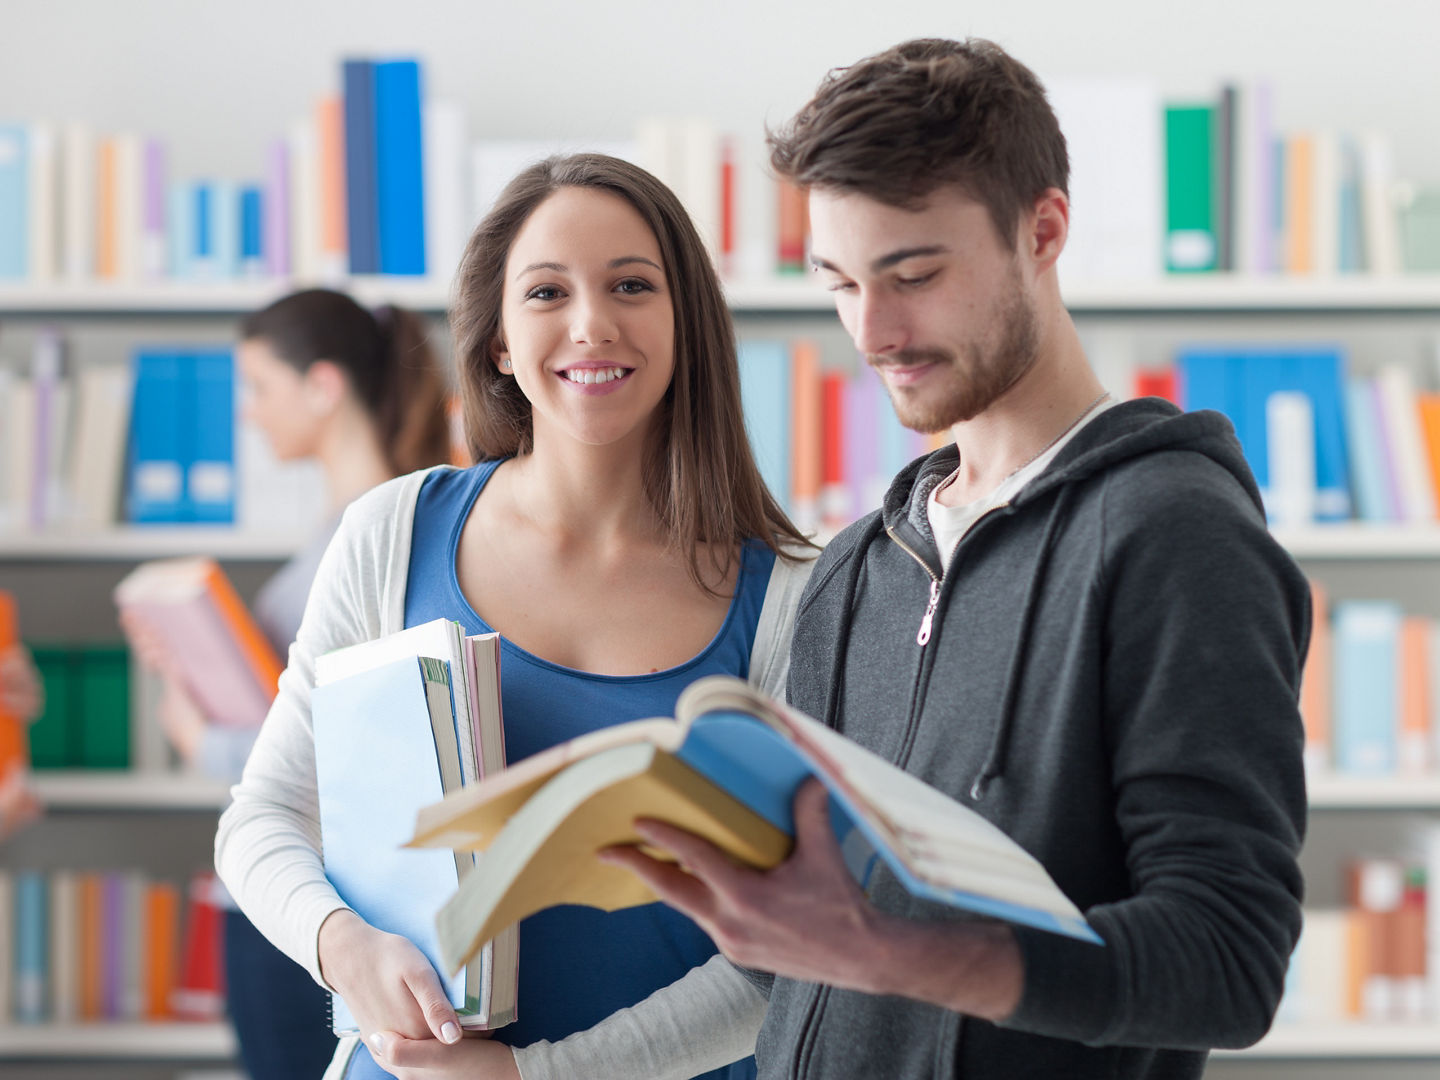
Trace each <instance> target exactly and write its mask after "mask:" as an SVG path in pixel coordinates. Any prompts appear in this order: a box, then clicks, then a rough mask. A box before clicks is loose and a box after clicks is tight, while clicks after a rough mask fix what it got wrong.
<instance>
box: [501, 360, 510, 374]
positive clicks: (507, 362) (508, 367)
mask: <svg viewBox="0 0 1440 1080" xmlns="http://www.w3.org/2000/svg"><path fill="white" fill-rule="evenodd" d="M500 363H502V364H504V365H505V370H506V371H509V370H510V361H509V359H505V360H501V361H500Z"/></svg>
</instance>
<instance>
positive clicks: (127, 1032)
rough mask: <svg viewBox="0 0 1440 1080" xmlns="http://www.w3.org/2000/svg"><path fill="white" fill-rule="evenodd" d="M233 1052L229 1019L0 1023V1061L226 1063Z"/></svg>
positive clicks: (232, 1055) (230, 1058)
mask: <svg viewBox="0 0 1440 1080" xmlns="http://www.w3.org/2000/svg"><path fill="white" fill-rule="evenodd" d="M235 1053H236V1045H235V1033H234V1031H232V1030H231V1028H230V1025H229V1024H211V1023H173V1024H158V1023H157V1024H144V1023H121V1022H115V1023H98V1022H97V1023H88V1024H14V1025H10V1026H0V1061H3V1060H49V1061H71V1060H83V1061H98V1060H102V1059H103V1060H105V1061H154V1060H166V1061H203V1062H207V1063H209V1062H229V1061H231V1060H233V1059H234V1057H235Z"/></svg>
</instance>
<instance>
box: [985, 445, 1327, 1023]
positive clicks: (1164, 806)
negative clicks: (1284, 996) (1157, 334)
mask: <svg viewBox="0 0 1440 1080" xmlns="http://www.w3.org/2000/svg"><path fill="white" fill-rule="evenodd" d="M1195 461H1196V462H1197V464H1195V465H1193V466H1187V468H1193V469H1194V470H1199V473H1198V475H1196V474H1194V473H1191V474H1186V472H1185V470H1184V469H1182V470H1180V475H1179V476H1178V477H1177V475H1176V472H1174V471H1170V472H1167V473H1165V474H1164V475H1163V476H1162V475H1159V474H1152V475H1150V476H1146V475H1144V474H1141V475H1135V474H1134V473H1131V474H1130V475H1128V476H1121V477H1119V478H1117V477H1115V476H1112V477H1110V478H1109V479H1107V488H1106V491H1105V499H1106V505H1105V514H1104V522H1105V530H1106V536H1105V540H1104V543H1103V544H1102V545H1101V551H1102V557H1101V560H1100V563H1099V565H1097V568H1096V579H1097V580H1096V584H1095V588H1097V589H1100V590H1103V595H1104V596H1106V597H1107V598H1108V600H1107V605H1108V606H1107V610H1106V616H1105V631H1104V633H1105V641H1104V653H1103V682H1102V685H1101V691H1100V692H1101V694H1102V697H1103V716H1104V725H1105V731H1104V736H1105V739H1106V745H1107V747H1108V748H1109V753H1110V760H1111V778H1110V779H1111V783H1112V785H1113V787H1114V791H1115V812H1116V825H1117V827H1118V829H1119V834H1120V838H1121V840H1122V842H1123V844H1124V847H1125V850H1126V853H1127V856H1126V857H1127V862H1128V868H1129V874H1130V880H1131V882H1132V884H1133V894H1132V895H1131V896H1129V897H1128V898H1126V899H1123V900H1120V901H1118V902H1114V903H1106V904H1101V905H1097V906H1095V907H1092V908H1091V909H1090V910H1088V911H1086V912H1085V915H1086V917H1087V919H1088V920H1089V921H1090V923H1091V925H1092V926H1093V927H1094V928H1095V930H1096V931H1097V933H1099V935H1100V936H1101V937H1102V938H1103V939H1104V940H1105V947H1103V948H1099V947H1096V946H1093V945H1086V944H1083V943H1079V942H1072V941H1069V940H1066V939H1062V938H1059V937H1056V936H1054V935H1049V934H1043V933H1039V932H1037V931H1030V930H1024V929H1019V930H1017V931H1016V936H1017V939H1018V941H1019V945H1020V949H1021V952H1022V954H1023V958H1024V966H1025V988H1024V993H1023V997H1022V1000H1021V1002H1020V1005H1019V1007H1018V1009H1017V1011H1016V1012H1015V1013H1014V1014H1013V1015H1012V1016H1011V1017H1010V1018H1009V1020H1008V1021H1007V1022H1006V1025H1005V1026H1008V1027H1011V1028H1016V1029H1020V1030H1025V1031H1029V1032H1034V1033H1037V1034H1043V1035H1050V1036H1056V1037H1061V1038H1068V1039H1074V1040H1078V1041H1081V1042H1086V1043H1091V1044H1101V1045H1117V1044H1120V1045H1134V1046H1160V1047H1170V1048H1176V1049H1206V1048H1210V1047H1242V1046H1248V1045H1250V1044H1252V1043H1254V1042H1255V1041H1257V1040H1258V1039H1259V1038H1260V1037H1261V1036H1262V1035H1264V1034H1265V1032H1266V1031H1267V1030H1268V1028H1269V1026H1270V1022H1271V1020H1272V1018H1273V1016H1274V1013H1275V1009H1276V1007H1277V1005H1278V1003H1279V999H1280V995H1281V991H1282V989H1283V985H1284V979H1285V970H1286V967H1287V964H1288V960H1289V956H1290V953H1291V951H1292V949H1293V948H1294V946H1295V942H1296V939H1297V938H1298V936H1299V931H1300V918H1301V913H1300V901H1301V895H1302V892H1303V885H1302V880H1301V875H1300V871H1299V867H1298V863H1297V855H1298V852H1299V848H1300V844H1301V841H1302V839H1303V835H1304V827H1305V815H1306V796H1305V784H1304V773H1303V768H1302V747H1303V742H1304V736H1303V728H1302V725H1301V721H1300V716H1299V711H1298V706H1297V695H1298V688H1299V682H1300V670H1301V663H1302V661H1303V659H1304V655H1305V650H1306V647H1307V645H1308V641H1309V628H1310V601H1309V591H1308V588H1307V586H1306V583H1305V579H1304V577H1303V576H1302V575H1301V573H1300V571H1299V569H1298V568H1297V567H1296V566H1295V564H1294V562H1293V561H1292V560H1291V559H1290V557H1289V555H1288V554H1286V553H1285V552H1284V551H1283V550H1282V549H1281V548H1280V546H1279V545H1278V544H1277V543H1276V541H1275V540H1274V539H1273V538H1272V537H1271V536H1270V534H1269V533H1268V531H1267V530H1266V528H1265V526H1264V524H1263V522H1262V521H1261V520H1260V516H1259V514H1258V511H1257V510H1256V508H1255V506H1254V505H1253V504H1252V503H1250V502H1249V501H1248V499H1246V498H1245V497H1244V495H1243V493H1242V491H1241V489H1240V486H1239V485H1238V484H1236V483H1235V482H1234V481H1233V480H1232V479H1230V478H1229V477H1228V476H1226V477H1224V478H1223V479H1222V478H1221V477H1220V476H1219V475H1218V470H1219V466H1217V465H1215V464H1214V463H1213V462H1205V463H1204V464H1203V465H1201V464H1198V462H1201V461H1202V459H1200V458H1199V456H1198V455H1196V456H1195ZM1177 480H1178V481H1179V483H1177V482H1176V481H1177ZM1139 523H1144V524H1139Z"/></svg>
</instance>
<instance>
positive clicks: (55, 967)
mask: <svg viewBox="0 0 1440 1080" xmlns="http://www.w3.org/2000/svg"><path fill="white" fill-rule="evenodd" d="M216 888H217V886H216V882H215V878H214V875H213V874H211V873H197V874H195V875H194V876H193V877H192V878H191V879H190V881H189V883H188V885H187V886H186V887H185V889H184V891H183V892H182V890H181V888H180V887H179V886H177V885H176V884H174V883H172V882H167V881H158V880H155V879H152V878H150V877H147V876H146V875H145V874H143V873H141V872H139V871H130V870H118V871H103V872H102V871H79V870H53V871H48V872H42V871H38V870H9V869H0V943H3V946H0V1024H8V1023H18V1024H40V1023H85V1022H99V1021H106V1020H129V1021H141V1020H143V1021H155V1022H164V1021H172V1020H214V1019H218V1018H219V1017H220V1016H221V1014H222V1011H223V1006H224V1000H225V995H224V972H223V961H222V945H223V926H222V922H221V920H222V911H221V908H220V906H219V905H218V904H217V902H216V901H217V893H216Z"/></svg>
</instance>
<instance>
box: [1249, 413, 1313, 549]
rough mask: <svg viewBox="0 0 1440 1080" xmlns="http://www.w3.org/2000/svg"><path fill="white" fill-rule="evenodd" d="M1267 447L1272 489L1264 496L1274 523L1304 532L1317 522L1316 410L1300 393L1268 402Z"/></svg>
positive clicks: (1267, 509) (1262, 494)
mask: <svg viewBox="0 0 1440 1080" xmlns="http://www.w3.org/2000/svg"><path fill="white" fill-rule="evenodd" d="M1265 445H1266V450H1267V454H1268V456H1269V462H1268V464H1269V476H1270V484H1269V487H1268V488H1267V489H1266V490H1264V491H1262V492H1261V493H1260V494H1261V496H1262V497H1263V499H1264V501H1265V510H1266V513H1267V516H1268V517H1269V518H1270V522H1271V524H1273V525H1276V526H1279V527H1280V528H1301V527H1304V526H1307V525H1312V524H1314V522H1315V497H1316V487H1315V408H1314V405H1313V404H1312V403H1311V400H1310V395H1309V394H1305V393H1301V392H1298V391H1284V392H1281V393H1276V394H1271V395H1270V396H1269V397H1268V398H1266V400H1265Z"/></svg>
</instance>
